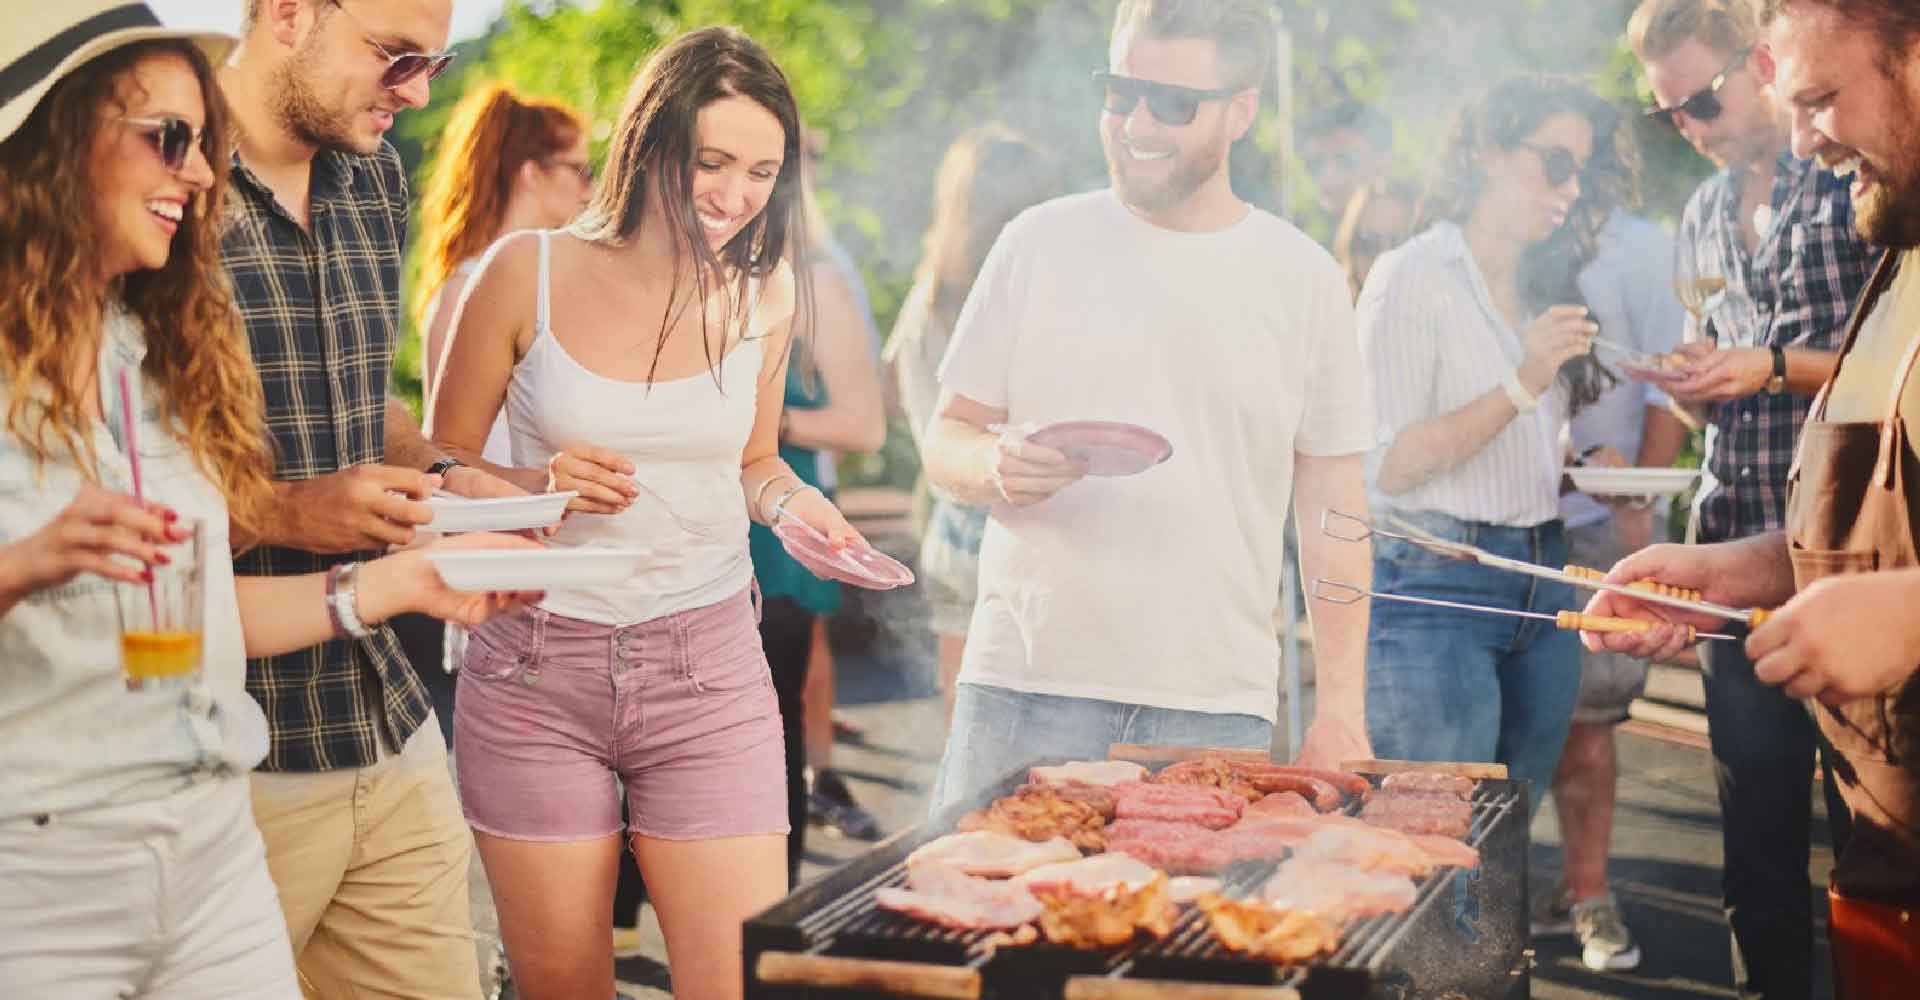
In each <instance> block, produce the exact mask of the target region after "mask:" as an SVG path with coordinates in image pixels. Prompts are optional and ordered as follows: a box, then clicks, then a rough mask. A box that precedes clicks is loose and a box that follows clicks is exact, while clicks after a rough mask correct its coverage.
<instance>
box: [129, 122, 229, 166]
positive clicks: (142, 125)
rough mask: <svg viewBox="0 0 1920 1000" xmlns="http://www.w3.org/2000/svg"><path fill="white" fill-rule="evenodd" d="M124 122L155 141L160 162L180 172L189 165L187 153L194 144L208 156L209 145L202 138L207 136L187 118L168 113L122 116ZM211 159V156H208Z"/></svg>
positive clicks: (155, 149) (154, 145)
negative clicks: (158, 115) (164, 114)
mask: <svg viewBox="0 0 1920 1000" xmlns="http://www.w3.org/2000/svg"><path fill="white" fill-rule="evenodd" d="M120 121H121V122H122V123H123V124H127V125H131V126H133V127H134V128H136V129H138V130H139V131H140V134H141V135H144V136H146V137H147V138H148V139H149V140H151V141H152V142H153V149H154V152H157V153H159V154H160V162H161V163H164V164H166V165H167V169H168V170H171V171H173V172H174V173H179V172H180V171H181V170H183V169H185V168H186V166H187V153H188V152H190V151H191V150H192V149H193V147H194V146H196V145H198V146H200V153H201V155H203V156H207V155H208V154H207V147H206V146H205V145H204V144H202V142H201V140H202V139H203V138H204V137H205V136H204V133H202V132H201V131H200V130H199V129H197V128H195V127H194V125H193V123H192V122H190V121H187V120H186V119H185V118H176V117H174V116H172V115H166V116H162V117H156V118H139V117H128V118H122V119H120ZM208 158H209V159H211V158H212V157H211V156H208Z"/></svg>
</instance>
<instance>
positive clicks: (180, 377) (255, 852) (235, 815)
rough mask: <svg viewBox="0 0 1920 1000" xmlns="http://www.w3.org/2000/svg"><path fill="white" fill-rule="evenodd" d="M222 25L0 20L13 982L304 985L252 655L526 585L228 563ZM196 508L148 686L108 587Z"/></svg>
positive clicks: (238, 387)
mask: <svg viewBox="0 0 1920 1000" xmlns="http://www.w3.org/2000/svg"><path fill="white" fill-rule="evenodd" d="M230 44H231V39H228V38H226V37H224V36H218V35H201V34H190V33H183V32H177V31H168V30H165V29H163V28H161V27H160V23H159V20H158V19H157V18H156V17H155V16H154V15H153V13H152V12H151V11H150V10H149V9H148V8H147V7H146V6H145V5H144V4H138V3H134V4H115V3H110V2H105V0H75V2H73V3H67V4H60V5H52V4H13V5H8V7H7V8H6V9H5V11H4V12H0V288H4V289H6V292H5V294H4V295H0V540H3V541H0V773H4V774H6V775H7V777H6V779H5V780H4V781H0V886H4V887H5V889H4V892H3V893H0V895H3V896H4V899H5V905H4V906H0V995H3V996H62V997H65V996H118V997H129V996H139V997H175V996H178V997H214V996H217V997H222V998H236V997H275V998H294V997H298V996H299V995H300V991H299V988H298V985H297V983H296V978H295V973H294V964H293V955H292V950H291V948H290V947H289V945H288V941H287V932H286V926H285V924H284V922H283V921H282V917H281V912H280V905H279V901H278V898H277V896H276V894H275V891H274V886H273V882H272V880H271V879H270V877H269V875H268V871H267V865H266V859H265V854H264V851H263V849H262V846H261V840H260V835H259V833H258V831H257V829H256V828H255V827H254V824H253V820H252V816H251V813H250V811H249V804H248V786H247V782H246V773H247V772H248V771H249V770H251V769H252V768H253V766H254V765H255V764H256V763H257V762H258V761H259V760H260V759H261V758H262V756H264V755H265V752H266V737H267V732H266V724H265V720H264V718H263V717H262V715H261V712H260V709H259V708H258V707H257V706H256V705H255V704H254V702H253V700H252V699H251V698H249V697H248V696H247V694H246V692H245V690H244V689H243V687H242V672H243V670H244V658H245V657H246V656H247V655H249V654H254V655H258V654H261V653H269V652H274V651H278V650H285V649H292V648H298V647H301V646H305V645H309V644H311V643H314V642H316V641H318V640H320V639H322V638H324V637H326V636H328V635H330V634H333V633H335V632H336V631H339V630H342V629H344V628H357V627H360V626H359V623H360V622H361V621H363V620H364V621H377V620H381V619H384V618H386V617H388V616H390V615H392V614H395V613H397V612H400V611H407V610H420V611H426V612H428V613H432V614H436V615H440V616H443V617H447V618H453V619H459V620H464V621H468V622H477V621H479V620H481V619H484V618H485V617H487V615H488V614H489V612H491V611H492V610H495V609H497V608H499V607H500V606H502V605H504V604H507V603H509V601H508V599H505V598H496V597H494V596H491V595H489V596H462V595H459V594H456V593H454V592H452V591H450V590H449V589H448V588H447V587H446V586H445V585H444V584H443V583H442V582H441V580H440V578H439V576H438V574H437V573H436V572H435V571H434V569H433V568H432V565H431V564H430V563H429V562H428V561H427V559H426V558H425V556H424V555H422V554H421V553H420V552H419V551H417V550H416V551H414V552H410V553H406V554H402V555H397V556H392V557H389V558H386V559H382V560H378V561H376V562H371V563H367V564H366V565H365V566H364V567H362V569H361V570H360V572H359V573H358V574H357V577H356V576H355V575H353V574H342V573H335V574H313V575H309V576H305V577H284V578H276V579H261V578H244V577H243V578H240V579H235V578H234V576H233V573H232V561H231V558H230V556H229V527H228V525H229V518H230V517H231V522H232V524H233V525H236V526H238V530H239V531H240V532H241V533H244V532H245V530H246V528H247V526H248V525H250V524H251V523H253V521H254V519H255V518H256V517H257V515H258V514H259V511H260V508H261V504H262V501H263V498H264V497H265V496H266V492H267V489H268V483H267V475H268V470H269V468H270V466H269V460H268V454H267V445H266V438H265V435H264V425H263V420H262V415H261V390H260V383H259V379H258V378H257V377H256V376H255V374H254V371H253V367H252V362H251V359H250V358H249V356H248V353H247V350H246V348H245V344H246V340H245V339H244V338H243V337H241V336H240V331H239V329H238V328H237V322H236V318H235V314H234V311H233V306H232V301H231V297H230V293H229V291H228V286H227V283H226V279H225V277H224V275H223V273H222V271H221V268H220V259H219V250H218V236H217V234H216V232H215V229H216V226H215V220H216V219H217V218H218V217H219V205H220V198H221V194H222V191H223V189H224V187H225V183H226V173H227V167H226V165H227V163H228V157H229V152H228V145H227V138H226V132H227V128H228V118H227V114H226V109H225V106H224V105H223V104H222V102H221V99H220V96H219V93H218V91H217V90H216V89H215V86H214V82H213V69H212V67H213V65H214V64H216V63H217V62H218V61H219V60H220V59H222V58H224V57H225V55H226V53H227V50H228V48H229V46H230ZM143 399H144V401H145V402H144V405H143V403H142V400H143ZM129 494H132V495H129ZM138 495H144V496H146V497H147V498H149V499H147V500H145V501H141V500H136V499H134V496H138ZM194 524H197V525H199V538H200V544H199V545H198V546H196V548H197V549H198V550H199V551H200V552H203V553H204V559H203V561H202V562H200V563H199V573H198V575H197V582H198V586H197V587H196V588H194V592H196V593H198V595H199V600H198V603H199V605H200V607H199V612H198V615H197V616H196V617H197V619H198V620H197V621H192V622H188V623H186V624H185V625H184V627H183V628H182V629H181V632H182V634H185V635H192V636H196V637H197V649H198V651H199V655H198V658H197V662H192V663H188V664H187V665H186V666H185V667H183V668H182V671H181V672H180V673H179V674H178V675H177V676H172V677H169V678H167V679H165V680H164V681H149V682H147V683H145V684H144V685H143V686H142V687H140V688H139V689H138V690H133V689H130V687H131V686H130V684H129V682H128V679H127V678H128V674H126V673H125V672H124V670H125V668H124V667H123V663H122V660H123V656H122V654H121V652H120V647H121V643H120V633H121V632H122V631H123V625H122V623H121V620H120V614H119V612H118V610H117V608H119V607H121V606H122V605H123V602H120V601H119V600H118V599H119V598H120V597H121V596H123V595H122V594H120V593H118V592H117V590H118V588H134V589H133V591H132V592H133V593H134V594H136V595H138V596H139V597H142V598H146V599H148V600H151V599H153V598H154V590H153V589H152V581H153V580H154V579H155V575H156V573H158V574H160V575H163V576H164V575H165V574H166V573H167V572H168V569H167V567H168V566H169V565H170V564H172V563H175V562H176V561H179V560H183V559H184V558H185V557H186V556H187V551H186V547H185V546H182V545H181V544H180V543H182V542H183V541H185V540H186V539H187V538H188V537H189V535H190V534H191V533H190V531H189V530H188V527H187V526H189V525H194ZM476 537H478V536H476ZM236 540H241V541H244V540H243V539H236ZM442 544H445V543H442ZM531 544H533V543H531V542H526V541H524V540H521V539H509V538H503V537H500V536H485V537H480V538H479V540H477V541H474V542H468V543H465V545H466V546H468V547H500V546H515V545H531ZM143 582H144V583H143ZM142 591H145V593H142ZM138 603H139V604H142V605H144V604H145V603H146V600H140V601H138ZM156 613H157V612H156ZM153 631H155V632H159V631H161V630H160V629H159V628H158V627H155V628H154V629H153ZM189 659H191V658H189ZM128 662H129V663H131V662H132V661H128Z"/></svg>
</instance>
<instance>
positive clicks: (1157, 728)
mask: <svg viewBox="0 0 1920 1000" xmlns="http://www.w3.org/2000/svg"><path fill="white" fill-rule="evenodd" d="M1114 743H1142V744H1157V745H1165V746H1183V747H1235V748H1247V749H1254V750H1261V751H1265V750H1267V749H1269V748H1270V747H1272V746H1273V724H1272V723H1270V722H1268V721H1267V720H1265V719H1263V718H1260V717H1258V716H1254V715H1225V714H1217V713H1213V712H1183V711H1179V710H1176V709H1171V708H1154V707H1151V706H1148V705H1128V704H1125V703H1122V702H1117V701H1099V700H1096V699H1093V698H1066V697H1061V696H1059V695H1050V694H1028V693H1026V692H1022V691H1010V690H1008V689H1006V688H1002V687H991V686H989V685H985V684H962V685H960V689H959V692H958V695H957V697H956V698H955V699H954V705H953V730H952V732H951V733H950V734H949V735H948V736H947V752H946V754H945V755H944V756H943V757H941V759H940V777H939V778H938V780H936V781H935V782H934V786H933V802H932V804H931V805H930V806H929V811H930V814H931V815H935V816H937V815H939V814H940V813H941V812H942V811H943V810H945V809H947V808H949V807H951V806H953V805H955V804H956V803H960V802H964V801H966V800H968V799H970V798H972V797H974V796H975V795H977V794H978V793H979V792H980V791H982V790H983V789H985V788H987V787H988V786H989V785H992V784H993V783H994V782H996V781H999V780H1000V779H1001V778H1004V777H1006V776H1007V774H1008V773H1009V772H1011V771H1013V770H1014V769H1015V768H1018V767H1021V766H1023V765H1026V764H1030V763H1033V762H1034V761H1037V760H1041V759H1046V758H1058V759H1061V760H1105V759H1106V758H1107V748H1108V746H1109V745H1111V744H1114Z"/></svg>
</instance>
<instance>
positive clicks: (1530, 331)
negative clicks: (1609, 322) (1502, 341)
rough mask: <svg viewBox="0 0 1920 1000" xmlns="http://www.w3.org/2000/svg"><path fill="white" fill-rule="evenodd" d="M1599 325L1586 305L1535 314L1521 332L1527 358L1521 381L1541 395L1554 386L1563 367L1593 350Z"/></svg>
mask: <svg viewBox="0 0 1920 1000" xmlns="http://www.w3.org/2000/svg"><path fill="white" fill-rule="evenodd" d="M1599 332H1600V325H1599V324H1598V323H1595V322H1594V321H1593V320H1592V319H1590V318H1588V314H1587V308H1586V307H1585V306H1554V307H1553V308H1551V309H1548V310H1547V311H1546V312H1543V313H1541V314H1540V315H1538V316H1536V317H1534V320H1533V322H1531V323H1528V324H1527V328H1526V329H1525V330H1523V331H1521V334H1520V342H1521V344H1522V345H1523V346H1524V347H1525V348H1526V352H1527V356H1526V359H1525V360H1523V361H1521V362H1520V384H1521V385H1524V386H1526V387H1527V391H1528V392H1531V393H1533V394H1534V395H1536V396H1538V395H1541V394H1543V393H1545V392H1546V391H1547V390H1548V389H1550V388H1552V387H1553V380H1554V379H1555V378H1557V377H1559V374H1560V366H1561V365H1564V364H1566V363H1567V362H1569V361H1571V360H1573V359H1574V358H1577V357H1579V356H1580V355H1582V354H1585V353H1587V352H1588V351H1591V350H1593V337H1594V335H1595V334H1597V333H1599Z"/></svg>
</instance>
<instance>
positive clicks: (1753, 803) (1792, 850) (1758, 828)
mask: <svg viewBox="0 0 1920 1000" xmlns="http://www.w3.org/2000/svg"><path fill="white" fill-rule="evenodd" d="M1727 631H1729V632H1732V633H1734V634H1735V635H1738V636H1740V638H1742V639H1745V638H1746V630H1745V629H1744V628H1743V627H1739V626H1734V627H1731V628H1729V629H1727ZM1701 648H1702V650H1703V651H1704V653H1705V655H1704V656H1703V657H1702V658H1701V667H1702V674H1703V675H1704V681H1705V684H1706V692H1707V732H1708V734H1709V735H1710V738H1711V739H1712V742H1713V769H1714V779H1715V784H1717V785H1718V786H1719V787H1718V790H1719V793H1720V838H1721V845H1722V847H1723V848H1724V857H1725V861H1724V862H1723V870H1722V872H1721V892H1722V897H1723V900H1722V901H1723V902H1724V903H1725V905H1726V912H1727V925H1728V927H1729V929H1730V930H1731V931H1732V932H1733V980H1734V988H1735V990H1736V991H1737V993H1738V994H1739V996H1741V997H1764V998H1768V1000H1775V998H1779V997H1793V998H1796V1000H1798V998H1801V997H1806V996H1810V995H1811V994H1812V992H1813V968H1814V966H1813V962H1814V949H1813V926H1814V919H1813V918H1814V906H1815V904H1814V901H1813V899H1812V892H1813V890H1812V888H1811V887H1810V886H1809V885H1808V880H1807V859H1808V853H1809V847H1810V845H1809V839H1810V836H1811V827H1812V824H1813V796H1812V794H1811V793H1810V791H1811V790H1810V788H1809V786H1810V785H1811V784H1812V783H1813V762H1814V753H1815V749H1816V748H1818V747H1821V746H1822V743H1823V741H1822V740H1821V738H1820V730H1819V728H1818V727H1817V726H1816V725H1815V724H1814V721H1813V718H1812V716H1810V715H1808V714H1807V709H1806V706H1805V705H1804V704H1802V703H1801V702H1799V701H1796V700H1794V699H1792V698H1789V697H1787V696H1786V695H1785V694H1783V693H1782V692H1781V691H1780V689H1779V688H1777V687H1769V686H1767V685H1764V684H1761V683H1760V682H1759V681H1758V680H1757V679H1755V678H1754V676H1753V662H1752V661H1751V660H1749V659H1747V654H1746V647H1745V645H1744V644H1743V643H1740V642H1709V643H1705V644H1703V645H1702V647H1701ZM1821 752H1822V756H1821V763H1822V765H1823V766H1826V765H1827V764H1828V760H1827V758H1826V757H1825V755H1824V750H1822V751H1821ZM1821 787H1822V788H1823V789H1824V790H1825V792H1826V797H1827V828H1828V830H1829V832H1830V834H1831V837H1832V840H1833V853H1834V854H1835V855H1836V856H1837V855H1839V853H1840V850H1841V848H1842V847H1843V846H1844V845H1845V844H1846V839H1847V832H1848V827H1849V825H1850V824H1849V822H1848V820H1849V816H1850V814H1849V813H1848V812H1847V807H1846V803H1844V802H1842V801H1841V800H1840V794H1839V783H1838V782H1836V781H1835V780H1834V778H1833V773H1832V770H1831V768H1830V767H1828V768H1827V774H1826V781H1825V782H1824V783H1823V784H1822V786H1821Z"/></svg>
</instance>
